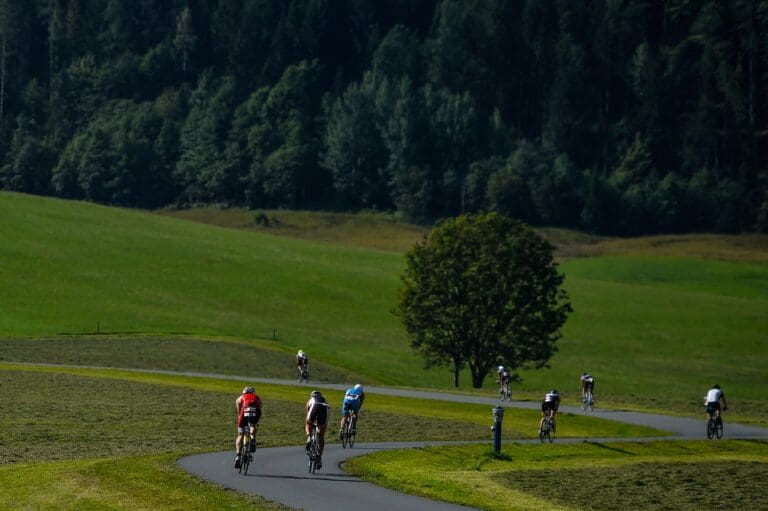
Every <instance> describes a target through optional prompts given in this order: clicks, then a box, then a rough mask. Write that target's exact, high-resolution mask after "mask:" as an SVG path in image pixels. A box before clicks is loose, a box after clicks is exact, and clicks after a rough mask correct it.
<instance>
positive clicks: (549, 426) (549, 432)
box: [539, 410, 555, 443]
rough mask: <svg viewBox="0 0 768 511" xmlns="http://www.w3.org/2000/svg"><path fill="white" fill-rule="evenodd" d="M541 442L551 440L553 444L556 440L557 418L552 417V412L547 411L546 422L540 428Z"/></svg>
mask: <svg viewBox="0 0 768 511" xmlns="http://www.w3.org/2000/svg"><path fill="white" fill-rule="evenodd" d="M539 440H541V442H542V443H544V440H549V442H550V443H552V442H553V441H554V440H555V418H554V416H553V415H552V410H547V412H546V415H544V420H543V421H542V422H541V426H540V427H539Z"/></svg>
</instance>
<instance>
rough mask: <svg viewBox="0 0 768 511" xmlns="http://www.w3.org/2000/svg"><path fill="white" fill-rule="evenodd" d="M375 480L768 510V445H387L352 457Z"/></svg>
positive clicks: (478, 502) (410, 488)
mask: <svg viewBox="0 0 768 511" xmlns="http://www.w3.org/2000/svg"><path fill="white" fill-rule="evenodd" d="M345 468H346V469H348V470H350V471H351V472H352V473H353V474H356V475H359V476H361V477H364V478H366V479H369V480H371V481H373V482H375V483H376V484H380V485H382V486H386V487H389V488H394V489H397V490H398V491H405V492H408V493H415V494H418V495H422V496H425V497H429V498H438V497H439V498H441V499H444V500H447V501H449V502H453V503H457V504H462V505H467V506H472V507H476V508H479V509H487V510H494V511H496V510H499V511H501V510H533V509H537V510H538V509H553V510H571V509H580V510H582V509H600V510H602V509H632V510H658V509H675V510H678V509H686V510H698V509H707V508H712V509H743V510H760V509H766V507H768V496H767V495H766V493H765V491H764V489H763V487H762V485H761V484H759V483H757V481H761V480H764V479H765V474H766V470H768V442H764V441H720V442H706V441H701V442H649V443H638V442H627V443H621V444H600V443H590V444H580V445H519V444H518V445H507V446H505V447H504V448H503V449H502V453H501V455H500V456H495V455H494V454H493V452H492V451H489V449H488V448H487V447H483V446H476V445H472V446H461V447H440V448H434V447H429V448H422V449H411V450H407V451H386V452H381V453H376V454H373V455H369V456H365V457H362V458H355V459H352V460H350V461H349V462H347V463H346V467H345Z"/></svg>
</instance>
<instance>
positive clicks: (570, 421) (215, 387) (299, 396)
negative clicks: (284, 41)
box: [0, 364, 666, 438]
mask: <svg viewBox="0 0 768 511" xmlns="http://www.w3.org/2000/svg"><path fill="white" fill-rule="evenodd" d="M3 369H4V370H22V371H30V372H41V373H61V374H71V375H77V376H86V377H97V378H109V379H117V380H126V381H133V382H139V383H148V384H156V385H172V386H178V387H185V388H190V389H196V390H201V391H208V392H228V393H231V394H233V395H236V394H237V393H239V391H240V390H241V388H242V385H243V384H245V383H248V382H247V381H244V382H242V383H240V382H232V381H231V380H220V379H215V378H206V377H192V376H180V375H179V376H177V375H167V374H153V373H144V372H140V371H130V370H116V369H85V368H69V367H51V366H35V365H24V364H0V370H3ZM257 388H258V391H259V393H260V395H261V396H262V397H263V398H265V399H277V400H283V401H292V402H295V403H304V402H306V400H307V398H308V393H309V390H310V388H306V387H296V386H286V385H274V384H266V383H263V384H258V385H257ZM323 393H324V394H325V395H326V397H327V398H328V400H329V402H330V403H331V404H332V405H333V404H334V403H338V406H339V407H340V405H341V401H342V398H343V392H341V391H335V390H323ZM372 411H375V412H377V413H384V414H396V415H400V416H403V415H405V416H408V417H420V418H432V419H443V420H449V421H456V422H459V423H464V424H474V425H477V426H481V427H482V426H485V427H490V425H491V424H493V421H492V414H491V407H489V406H487V405H479V404H467V403H451V402H445V401H439V400H427V399H415V398H402V397H395V396H383V395H376V394H371V395H370V396H369V398H368V400H367V404H366V406H365V409H364V410H363V416H365V415H366V414H368V413H370V412H372ZM539 416H540V415H539V412H538V411H536V410H525V409H514V410H508V412H507V414H506V415H505V420H504V429H503V432H504V435H505V436H507V437H510V438H533V437H534V436H536V433H537V428H538V421H539ZM664 434H666V433H665V432H663V431H660V430H657V429H653V428H648V427H644V426H635V425H630V424H623V423H620V422H615V421H609V420H603V419H597V418H594V417H588V416H578V415H572V414H565V413H564V414H561V420H560V421H559V425H558V435H559V436H561V437H563V438H567V437H601V438H604V437H643V436H646V437H655V436H662V435H664ZM441 436H442V437H444V436H445V434H444V435H441ZM459 436H462V435H458V434H457V437H459ZM449 438H450V436H449Z"/></svg>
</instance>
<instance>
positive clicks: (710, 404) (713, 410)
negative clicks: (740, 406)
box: [704, 384, 728, 420]
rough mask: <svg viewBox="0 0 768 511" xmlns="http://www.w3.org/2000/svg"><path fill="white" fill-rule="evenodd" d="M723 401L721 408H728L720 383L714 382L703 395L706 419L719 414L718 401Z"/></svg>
mask: <svg viewBox="0 0 768 511" xmlns="http://www.w3.org/2000/svg"><path fill="white" fill-rule="evenodd" d="M721 400H722V401H723V408H722V409H723V410H727V409H728V403H726V401H725V392H723V391H722V390H721V389H720V385H718V384H714V385H713V386H712V388H711V389H709V390H708V391H707V395H706V396H704V404H705V405H706V407H707V420H709V417H719V416H720V401H721Z"/></svg>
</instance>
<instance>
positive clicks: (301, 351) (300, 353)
mask: <svg viewBox="0 0 768 511" xmlns="http://www.w3.org/2000/svg"><path fill="white" fill-rule="evenodd" d="M296 354H297V355H299V356H301V355H303V354H304V350H299V351H298V352H297V353H296Z"/></svg>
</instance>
